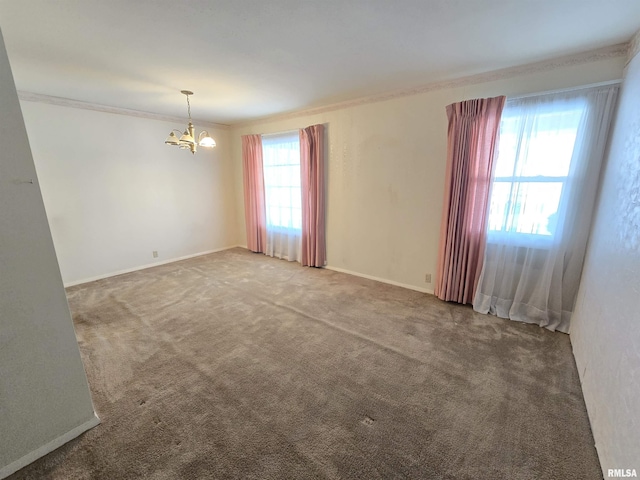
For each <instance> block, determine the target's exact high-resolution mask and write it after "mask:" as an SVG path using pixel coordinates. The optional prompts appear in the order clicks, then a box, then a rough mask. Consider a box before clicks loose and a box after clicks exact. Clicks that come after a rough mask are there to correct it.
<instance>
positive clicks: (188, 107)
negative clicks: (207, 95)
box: [187, 95, 191, 121]
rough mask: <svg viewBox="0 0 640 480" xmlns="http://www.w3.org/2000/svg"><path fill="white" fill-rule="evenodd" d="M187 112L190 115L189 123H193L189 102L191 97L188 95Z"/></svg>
mask: <svg viewBox="0 0 640 480" xmlns="http://www.w3.org/2000/svg"><path fill="white" fill-rule="evenodd" d="M187 112H188V113H189V121H191V102H189V95H187Z"/></svg>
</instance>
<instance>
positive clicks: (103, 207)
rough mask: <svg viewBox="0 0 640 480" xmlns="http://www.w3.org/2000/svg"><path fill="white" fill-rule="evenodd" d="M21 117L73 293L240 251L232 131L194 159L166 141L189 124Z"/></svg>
mask: <svg viewBox="0 0 640 480" xmlns="http://www.w3.org/2000/svg"><path fill="white" fill-rule="evenodd" d="M177 95H180V94H179V93H177ZM176 100H177V101H178V100H181V99H180V98H176ZM182 100H183V99H182ZM196 100H197V98H196ZM194 106H196V107H197V102H196V103H195V105H194ZM22 109H23V113H24V118H25V123H26V126H27V132H28V134H29V140H30V142H31V148H32V151H33V158H34V161H35V164H36V169H37V171H38V175H39V177H40V183H41V186H42V195H43V197H44V202H45V206H46V210H47V215H48V217H49V223H50V227H51V232H52V235H53V241H54V244H55V248H56V252H57V255H58V261H59V263H60V269H61V271H62V277H63V279H64V281H65V283H66V284H67V285H69V284H74V283H79V282H82V281H86V280H91V279H96V278H101V277H104V276H108V275H111V274H114V273H121V272H124V271H130V270H133V269H137V268H140V267H144V266H148V265H152V264H154V263H160V262H163V261H168V260H174V259H177V258H182V257H186V256H191V255H195V254H199V253H204V252H210V251H213V250H217V249H222V248H226V247H229V246H234V245H236V244H237V242H236V230H235V227H236V222H235V218H236V213H235V200H234V194H233V184H232V182H230V181H229V179H230V178H232V177H233V167H232V165H231V163H230V155H229V131H228V129H225V128H217V129H212V128H210V127H209V126H207V127H206V129H208V130H209V132H210V133H211V135H212V136H213V137H214V139H215V140H216V142H217V146H216V147H215V148H214V149H211V150H209V149H204V148H201V149H199V151H198V152H197V153H196V154H195V155H192V154H191V153H190V152H186V151H182V150H179V149H178V148H176V147H170V146H167V145H165V144H164V143H163V142H164V139H165V138H166V137H167V135H168V134H169V132H170V131H171V130H172V129H173V128H179V129H180V128H184V127H185V125H186V123H187V122H186V120H185V121H184V122H180V123H177V122H168V121H160V120H156V119H150V118H139V117H134V116H129V115H120V114H117V113H105V112H101V111H94V110H88V109H80V108H70V107H67V106H60V105H52V104H46V103H39V102H33V101H22ZM194 123H195V124H196V131H197V132H199V131H200V130H202V129H203V128H205V127H203V125H202V124H198V123H197V122H194ZM154 250H155V251H157V252H158V257H157V258H154V257H153V256H152V252H153V251H154Z"/></svg>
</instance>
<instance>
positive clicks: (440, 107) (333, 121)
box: [231, 56, 624, 292]
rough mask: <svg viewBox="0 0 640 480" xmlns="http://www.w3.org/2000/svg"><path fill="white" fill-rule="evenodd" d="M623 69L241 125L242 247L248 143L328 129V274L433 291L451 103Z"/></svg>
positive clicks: (562, 72)
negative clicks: (249, 137)
mask: <svg viewBox="0 0 640 480" xmlns="http://www.w3.org/2000/svg"><path fill="white" fill-rule="evenodd" d="M563 63H564V66H558V65H562V64H563ZM623 66H624V57H623V56H617V57H607V56H604V58H599V59H597V60H595V61H589V62H587V63H579V62H575V61H571V60H569V59H567V60H565V61H564V62H562V61H560V62H555V63H554V62H551V63H548V64H544V65H538V66H537V67H538V68H524V69H522V70H519V71H516V72H515V73H514V71H509V72H507V73H508V74H507V73H505V77H504V78H501V79H500V78H498V79H494V80H491V81H485V82H484V83H476V84H473V83H471V84H468V85H466V86H458V87H451V86H450V87H444V88H440V89H437V90H434V91H430V92H426V93H421V94H417V95H411V96H402V97H399V98H392V99H390V100H386V101H380V102H375V103H368V104H363V105H355V106H350V107H347V108H342V109H338V110H333V111H326V112H324V113H318V114H312V115H303V116H297V117H294V118H289V119H285V120H271V121H268V120H267V121H264V122H258V123H253V124H250V125H246V126H239V127H235V128H233V129H232V138H231V141H232V145H233V147H232V154H233V159H234V164H235V168H236V178H235V183H236V194H237V200H236V201H237V203H238V208H237V210H238V219H237V222H238V232H239V240H240V243H241V244H245V245H246V234H245V226H244V217H243V215H244V201H243V197H242V160H241V153H242V152H241V140H240V136H241V135H244V134H248V133H272V132H278V131H283V130H290V129H294V128H300V127H306V126H308V125H312V124H316V123H323V124H325V125H326V126H327V135H328V140H327V141H328V144H327V149H326V151H327V152H328V159H327V160H328V187H327V188H328V192H327V257H328V259H327V262H328V265H329V267H332V268H337V269H341V270H346V271H349V272H351V273H357V274H361V275H367V276H371V277H375V278H379V279H383V280H385V281H388V282H392V283H397V284H401V285H404V286H408V287H410V288H414V289H418V290H424V291H429V292H432V291H433V284H432V283H430V284H428V283H426V282H425V274H427V273H430V274H432V279H434V280H435V273H436V260H437V254H438V240H439V231H440V219H441V211H442V201H443V194H444V175H445V164H446V146H447V118H446V114H445V107H446V105H448V104H450V103H453V102H457V101H461V100H465V99H470V98H477V97H489V96H497V95H511V96H513V95H520V94H526V93H531V92H542V91H548V90H554V89H561V88H567V87H572V86H578V85H584V84H590V83H597V82H602V81H607V80H613V79H620V78H621V77H622V69H623ZM556 67H557V68H556ZM518 72H520V73H518ZM499 76H500V75H493V77H499Z"/></svg>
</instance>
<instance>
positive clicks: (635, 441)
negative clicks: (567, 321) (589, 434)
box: [571, 32, 640, 478]
mask: <svg viewBox="0 0 640 480" xmlns="http://www.w3.org/2000/svg"><path fill="white" fill-rule="evenodd" d="M638 45H640V32H639V33H638V35H636V47H637V46H638ZM639 299H640V54H639V53H637V50H636V54H635V56H634V57H633V59H632V60H631V61H630V63H629V65H628V67H627V70H626V74H625V79H624V83H623V87H622V91H621V95H620V100H619V104H618V112H617V117H616V119H615V121H614V126H613V132H612V136H611V140H610V150H609V153H608V158H607V163H606V170H605V174H604V180H603V186H602V190H601V194H600V200H599V203H598V207H597V213H596V216H595V223H594V227H593V231H592V233H591V239H590V242H589V247H588V251H587V256H586V260H585V266H584V271H583V275H582V282H581V287H580V291H579V293H578V299H577V303H576V310H575V312H574V314H573V318H572V320H571V342H572V344H573V350H574V354H575V357H576V363H577V365H578V371H579V373H580V378H581V379H582V390H583V392H584V397H585V401H586V404H587V410H588V412H589V418H590V419H591V427H592V430H593V434H594V437H595V440H596V447H597V449H598V454H599V456H600V462H601V464H602V468H603V472H604V477H605V478H608V476H607V473H608V470H609V469H610V468H625V469H627V468H635V469H636V470H637V473H638V474H640V416H639V415H640V308H639V307H638V301H639Z"/></svg>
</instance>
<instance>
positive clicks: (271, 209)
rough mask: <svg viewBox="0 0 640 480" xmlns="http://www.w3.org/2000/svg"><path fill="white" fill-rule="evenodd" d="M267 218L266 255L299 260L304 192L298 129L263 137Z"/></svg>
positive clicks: (291, 260)
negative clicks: (302, 188) (302, 189)
mask: <svg viewBox="0 0 640 480" xmlns="http://www.w3.org/2000/svg"><path fill="white" fill-rule="evenodd" d="M262 156H263V170H264V186H265V209H266V220H267V246H266V250H265V254H266V255H269V256H271V257H278V258H283V259H285V260H289V261H290V262H294V261H300V258H301V248H302V247H301V245H302V206H301V203H302V191H301V185H300V184H301V179H300V135H299V133H298V131H295V132H288V133H279V134H274V135H263V136H262Z"/></svg>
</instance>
